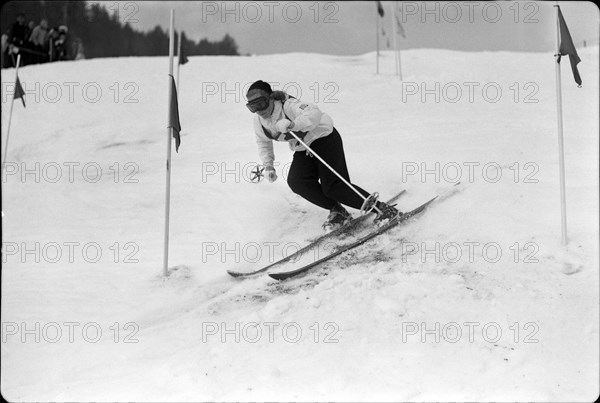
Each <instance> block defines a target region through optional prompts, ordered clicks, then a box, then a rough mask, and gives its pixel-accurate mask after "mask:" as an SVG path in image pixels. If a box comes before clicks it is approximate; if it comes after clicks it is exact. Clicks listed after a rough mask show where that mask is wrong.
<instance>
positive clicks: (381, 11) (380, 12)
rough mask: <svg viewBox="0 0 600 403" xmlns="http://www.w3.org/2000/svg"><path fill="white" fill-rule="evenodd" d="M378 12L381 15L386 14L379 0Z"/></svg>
mask: <svg viewBox="0 0 600 403" xmlns="http://www.w3.org/2000/svg"><path fill="white" fill-rule="evenodd" d="M377 12H378V13H379V16H380V17H383V16H384V15H385V13H384V12H383V5H382V4H381V2H380V1H379V0H378V1H377Z"/></svg>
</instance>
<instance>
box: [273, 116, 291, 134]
mask: <svg viewBox="0 0 600 403" xmlns="http://www.w3.org/2000/svg"><path fill="white" fill-rule="evenodd" d="M275 127H276V128H277V131H278V132H279V133H287V132H289V131H290V130H292V128H293V127H294V122H290V121H289V120H287V119H281V120H279V121H278V122H277V123H275Z"/></svg>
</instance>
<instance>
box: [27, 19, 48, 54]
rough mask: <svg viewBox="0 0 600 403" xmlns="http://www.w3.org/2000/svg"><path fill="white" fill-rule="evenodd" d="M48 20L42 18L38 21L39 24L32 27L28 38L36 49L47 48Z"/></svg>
mask: <svg viewBox="0 0 600 403" xmlns="http://www.w3.org/2000/svg"><path fill="white" fill-rule="evenodd" d="M48 33H49V32H48V21H46V20H45V19H43V20H42V21H40V25H38V26H37V27H35V28H34V29H33V32H32V33H31V36H30V37H29V40H30V41H31V42H32V43H33V46H34V47H35V48H36V49H38V50H47V49H48Z"/></svg>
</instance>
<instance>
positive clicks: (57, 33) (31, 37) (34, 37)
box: [2, 13, 84, 68]
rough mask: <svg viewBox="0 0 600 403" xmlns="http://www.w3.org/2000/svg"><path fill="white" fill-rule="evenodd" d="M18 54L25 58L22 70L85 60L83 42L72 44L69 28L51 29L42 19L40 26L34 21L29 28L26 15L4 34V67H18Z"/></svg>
mask: <svg viewBox="0 0 600 403" xmlns="http://www.w3.org/2000/svg"><path fill="white" fill-rule="evenodd" d="M18 54H20V55H21V65H22V66H24V65H27V64H35V63H46V62H53V61H57V60H76V59H83V58H84V54H83V45H82V44H81V41H80V40H78V39H76V40H71V38H70V35H69V28H68V27H67V26H66V25H60V26H58V27H55V28H49V26H48V21H47V20H46V19H42V20H41V21H40V23H39V24H38V25H35V23H34V21H29V23H28V24H26V23H25V14H23V13H21V14H19V15H18V16H17V20H16V21H15V23H14V24H13V25H12V26H11V27H10V29H9V30H8V31H7V32H6V33H4V34H2V67H3V68H4V67H14V66H15V65H16V60H17V55H18Z"/></svg>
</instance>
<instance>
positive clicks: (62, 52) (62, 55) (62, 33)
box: [54, 25, 69, 60]
mask: <svg viewBox="0 0 600 403" xmlns="http://www.w3.org/2000/svg"><path fill="white" fill-rule="evenodd" d="M68 33H69V28H67V26H66V25H61V26H60V27H58V37H57V38H56V39H55V40H54V60H68V59H69V43H68V36H67V34H68Z"/></svg>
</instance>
